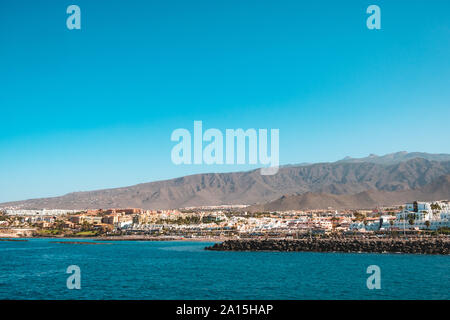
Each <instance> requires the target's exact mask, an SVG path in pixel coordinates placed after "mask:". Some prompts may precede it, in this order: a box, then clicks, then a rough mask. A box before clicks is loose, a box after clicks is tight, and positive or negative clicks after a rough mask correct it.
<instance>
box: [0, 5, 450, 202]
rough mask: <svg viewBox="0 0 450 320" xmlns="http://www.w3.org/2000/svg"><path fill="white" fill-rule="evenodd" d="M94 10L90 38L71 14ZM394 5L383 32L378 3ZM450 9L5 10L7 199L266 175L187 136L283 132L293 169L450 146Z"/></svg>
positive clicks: (0, 170) (2, 90) (284, 155)
mask: <svg viewBox="0 0 450 320" xmlns="http://www.w3.org/2000/svg"><path fill="white" fill-rule="evenodd" d="M71 4H77V5H78V6H80V8H81V19H82V22H81V25H82V29H81V30H68V29H67V28H66V18H67V16H68V15H67V14H66V8H67V6H69V5H71ZM370 4H377V5H378V6H380V8H381V27H382V29H381V30H368V29H367V27H366V19H367V17H368V14H366V8H367V7H368V6H369V5H370ZM449 12H450V2H449V1H446V0H442V1H438V0H434V1H406V0H405V1H401V0H391V1H356V0H355V1H351V0H350V1H347V0H346V1H298V0H295V1H294V0H292V1H261V0H259V1H245V0H244V1H243V0H239V1H238V0H227V1H222V0H217V1H211V0H189V1H186V0H178V1H174V0H168V1H114V0H108V1H106V0H104V1H100V0H89V1H84V0H83V1H82V0H74V1H49V0H45V1H44V0H43V1H22V0H14V1H13V0H3V1H1V3H0V114H1V119H2V125H1V126H0V201H13V200H22V199H27V198H33V197H43V196H56V195H61V194H65V193H67V192H72V191H81V190H93V189H99V188H109V187H119V186H126V185H132V184H136V183H142V182H148V181H155V180H160V179H167V178H173V177H177V176H182V175H187V174H193V173H202V172H227V171H238V170H247V169H250V168H254V167H255V166H247V165H242V166H237V165H235V166H231V165H223V166H207V165H181V166H176V165H174V164H173V163H172V162H171V158H170V152H171V149H172V147H173V146H174V145H175V143H174V142H172V141H170V135H171V133H172V131H173V130H175V129H177V128H187V129H189V130H191V131H192V128H193V121H194V120H202V121H203V126H204V128H205V129H207V128H218V129H221V130H223V132H225V129H227V128H243V129H248V128H267V129H272V128H278V129H280V162H281V164H289V163H300V162H322V161H335V160H338V159H341V158H343V157H345V156H353V157H360V156H367V155H368V154H369V153H376V154H385V153H390V152H396V151H400V150H407V151H423V152H432V153H450V143H449V138H450V130H449V119H450V90H449V88H450V15H449Z"/></svg>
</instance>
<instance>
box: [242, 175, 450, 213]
mask: <svg viewBox="0 0 450 320" xmlns="http://www.w3.org/2000/svg"><path fill="white" fill-rule="evenodd" d="M442 199H450V175H446V176H441V177H439V178H438V179H436V180H435V181H433V182H432V183H430V184H427V185H425V186H424V187H422V188H419V189H415V190H399V191H379V190H370V191H364V192H359V193H356V194H351V195H333V194H327V193H311V192H308V193H305V194H301V195H290V196H282V197H280V198H279V199H277V200H275V201H272V202H268V203H266V204H262V205H254V206H251V207H249V208H247V209H246V210H249V211H251V212H255V211H285V210H305V209H326V208H328V207H331V208H333V209H364V208H375V207H378V206H392V205H401V204H403V203H405V202H408V201H414V200H418V201H435V200H442Z"/></svg>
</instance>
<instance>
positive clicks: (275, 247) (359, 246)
mask: <svg viewBox="0 0 450 320" xmlns="http://www.w3.org/2000/svg"><path fill="white" fill-rule="evenodd" d="M205 249H206V250H214V251H307V252H367V253H412V254H441V255H448V254H450V239H448V238H413V239H398V238H387V239H383V238H381V239H373V238H369V239H358V238H317V239H314V238H313V239H295V240H290V239H267V240H254V239H252V240H226V241H224V242H222V243H216V244H214V245H213V246H210V247H206V248H205Z"/></svg>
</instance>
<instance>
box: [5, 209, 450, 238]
mask: <svg viewBox="0 0 450 320" xmlns="http://www.w3.org/2000/svg"><path fill="white" fill-rule="evenodd" d="M449 229H450V202H449V201H447V200H442V201H435V202H417V201H415V202H411V203H406V204H404V205H401V206H394V207H386V208H374V209H371V210H367V209H365V210H340V211H338V210H333V209H331V208H329V209H324V210H290V211H282V212H249V211H246V206H243V205H240V206H232V205H230V206H210V207H206V206H204V207H198V208H196V207H190V208H183V209H177V210H142V209H138V208H122V209H117V208H116V209H96V210H63V209H59V210H45V209H41V210H24V209H20V208H3V209H2V210H1V214H0V236H2V237H33V236H34V237H46V236H56V237H64V236H66V237H78V236H79V237H83V236H84V237H95V236H111V237H112V236H138V237H154V238H160V239H163V238H167V237H170V238H179V239H182V238H190V239H192V238H220V239H227V238H230V239H239V238H286V239H289V238H298V237H301V236H304V235H317V234H319V235H326V234H344V235H345V234H351V235H355V234H383V233H386V234H389V235H393V234H402V233H404V234H405V233H408V234H414V233H418V234H420V233H435V234H436V233H444V234H445V233H448V230H449Z"/></svg>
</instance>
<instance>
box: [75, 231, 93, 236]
mask: <svg viewBox="0 0 450 320" xmlns="http://www.w3.org/2000/svg"><path fill="white" fill-rule="evenodd" d="M98 234H99V233H98V231H80V232H77V233H75V234H74V236H77V237H95V236H97V235H98Z"/></svg>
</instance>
